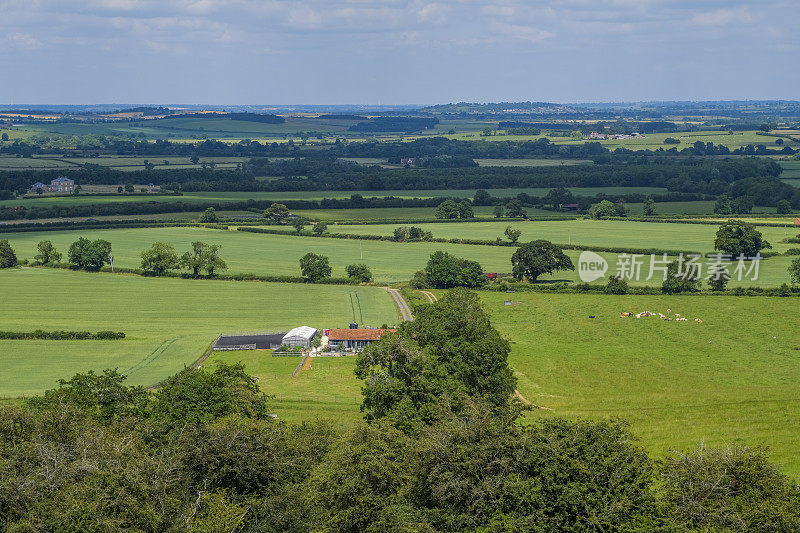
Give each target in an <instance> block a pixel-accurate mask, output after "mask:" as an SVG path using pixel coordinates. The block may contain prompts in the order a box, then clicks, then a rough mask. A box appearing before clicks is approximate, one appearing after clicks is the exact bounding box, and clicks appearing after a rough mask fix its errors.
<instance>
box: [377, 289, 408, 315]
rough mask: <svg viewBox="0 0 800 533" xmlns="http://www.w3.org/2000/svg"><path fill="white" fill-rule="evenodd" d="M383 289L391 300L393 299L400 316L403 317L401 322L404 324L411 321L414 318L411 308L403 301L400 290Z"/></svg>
mask: <svg viewBox="0 0 800 533" xmlns="http://www.w3.org/2000/svg"><path fill="white" fill-rule="evenodd" d="M384 289H385V290H386V291H388V292H389V294H391V295H392V298H394V302H395V303H396V304H397V307H398V308H399V309H400V314H401V315H402V316H403V320H404V321H406V322H411V321H413V320H414V316H413V315H412V314H411V308H410V307H409V306H408V303H407V302H406V301H405V299H403V296H402V295H401V294H400V290H399V289H392V288H390V287H384Z"/></svg>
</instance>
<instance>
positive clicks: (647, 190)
mask: <svg viewBox="0 0 800 533" xmlns="http://www.w3.org/2000/svg"><path fill="white" fill-rule="evenodd" d="M549 190H550V189H546V188H515V189H488V192H489V194H491V195H492V196H496V197H500V198H510V197H514V196H517V195H518V194H520V193H526V194H530V195H531V196H544V195H546V194H547V192H548V191H549ZM570 190H571V191H572V192H573V194H576V195H578V196H594V195H597V194H600V193H604V194H608V195H615V194H660V193H665V192H667V190H666V189H663V188H660V187H583V188H580V187H574V188H570ZM475 192H476V189H428V190H385V191H298V192H191V193H186V194H184V195H183V196H153V197H144V198H143V197H141V196H125V195H122V196H80V195H78V196H43V197H41V198H35V197H31V198H21V199H14V200H0V207H2V206H14V207H16V206H18V205H21V206H25V207H30V206H36V205H82V204H92V203H105V202H137V201H138V202H141V201H155V202H177V201H181V202H184V203H197V204H201V205H202V204H206V205H207V204H209V203H211V202H234V201H245V200H250V199H253V200H274V201H278V202H280V201H282V200H322V199H323V198H350V197H351V196H352V195H354V194H360V195H361V196H363V197H365V198H369V197H386V196H395V197H398V198H439V197H458V198H473V197H474V196H475ZM550 214H552V213H550Z"/></svg>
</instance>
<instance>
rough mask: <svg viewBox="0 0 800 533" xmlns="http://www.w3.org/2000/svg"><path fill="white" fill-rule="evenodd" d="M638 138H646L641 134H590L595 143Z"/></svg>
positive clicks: (594, 132)
mask: <svg viewBox="0 0 800 533" xmlns="http://www.w3.org/2000/svg"><path fill="white" fill-rule="evenodd" d="M637 137H644V135H642V134H641V133H598V132H596V131H593V132H592V133H590V134H589V138H590V139H592V140H595V141H608V140H612V139H636V138H637Z"/></svg>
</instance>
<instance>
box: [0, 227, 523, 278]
mask: <svg viewBox="0 0 800 533" xmlns="http://www.w3.org/2000/svg"><path fill="white" fill-rule="evenodd" d="M81 236H83V237H86V238H89V239H106V240H108V241H109V242H111V244H112V250H113V254H114V264H115V266H119V267H132V268H133V267H136V268H138V267H139V265H140V263H141V257H140V255H139V254H140V252H141V251H142V250H145V249H147V248H149V247H150V245H151V244H152V243H153V242H155V241H164V242H169V243H172V244H173V245H174V246H175V248H176V250H178V252H179V253H183V252H184V251H185V250H188V249H189V247H190V245H191V243H192V242H193V241H197V240H201V241H204V242H208V243H211V244H219V245H221V246H222V249H221V254H222V257H223V258H224V259H225V261H226V262H227V263H228V268H229V270H228V271H229V272H252V273H255V274H262V275H271V274H280V275H292V276H298V275H300V267H299V263H298V261H299V259H300V257H302V256H303V255H305V254H306V253H307V252H315V253H318V254H324V255H326V256H328V257H329V258H330V264H331V267H332V268H333V275H334V276H344V275H345V271H344V269H345V267H346V266H347V265H349V264H352V263H365V264H367V265H369V267H370V268H371V269H372V273H373V275H374V276H375V279H376V280H378V281H387V282H395V281H403V280H408V279H411V276H413V274H414V272H415V271H417V270H420V269H422V268H424V267H425V263H426V262H427V260H428V257H429V256H430V254H432V253H433V252H434V251H436V250H446V251H449V252H451V253H454V254H457V255H459V256H462V257H470V258H473V259H475V260H477V261H480V262H481V264H483V265H484V267H485V268H487V269H490V270H491V271H499V272H506V271H509V270H510V268H511V267H510V258H511V254H512V253H513V250H512V249H511V248H506V247H502V248H501V247H498V246H469V245H460V244H439V243H408V244H397V243H392V242H384V241H361V240H345V239H324V238H323V239H320V238H314V237H294V236H288V235H286V236H284V235H267V234H256V233H245V232H240V231H236V232H234V231H227V232H226V231H220V230H207V229H202V228H136V229H110V230H86V231H51V232H41V233H39V232H32V233H28V232H26V233H8V234H0V239H5V238H8V239H9V241H10V242H11V245H12V246H13V247H14V249H15V250H16V252H17V255H18V256H19V257H20V258H30V259H32V258H33V256H34V255H36V244H37V243H38V242H39V241H40V240H43V239H49V240H51V241H53V243H54V244H55V245H56V247H57V248H58V249H59V250H60V251H62V252H66V251H67V249H68V248H69V245H70V244H71V243H72V242H74V241H75V240H77V238H78V237H81ZM362 254H363V255H362Z"/></svg>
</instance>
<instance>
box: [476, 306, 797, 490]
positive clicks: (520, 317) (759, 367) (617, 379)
mask: <svg viewBox="0 0 800 533" xmlns="http://www.w3.org/2000/svg"><path fill="white" fill-rule="evenodd" d="M483 299H484V301H485V302H486V304H487V307H488V309H489V310H490V312H491V314H492V316H493V320H494V323H495V325H496V327H497V328H498V329H499V330H500V331H501V333H503V334H504V335H505V336H506V337H507V338H509V339H510V340H511V341H512V355H511V365H512V367H513V368H514V370H515V372H516V374H517V377H518V379H519V390H520V392H521V393H522V394H523V396H525V398H527V399H528V400H530V401H531V402H533V403H535V404H537V405H539V406H541V407H544V408H547V409H542V410H536V411H534V412H533V413H531V416H554V415H555V416H571V417H574V416H578V417H589V418H605V417H613V416H618V417H622V418H625V419H627V420H628V421H630V423H631V429H632V431H633V433H634V434H635V435H637V436H638V437H640V438H641V440H642V443H643V444H644V446H645V447H646V448H647V449H648V450H650V451H651V452H652V453H653V454H655V455H658V456H662V455H664V454H665V452H668V451H670V450H673V449H678V450H680V449H688V448H692V447H693V446H694V445H695V444H696V443H697V442H699V441H701V440H705V442H706V444H707V445H709V446H720V445H724V444H733V443H739V444H748V445H757V444H764V445H767V446H769V447H770V448H771V449H772V450H773V451H774V453H775V455H774V459H775V460H776V461H777V462H778V463H783V464H784V465H785V467H786V471H787V473H789V474H790V475H793V476H795V477H797V476H800V456H798V454H797V450H798V449H800V433H798V432H797V431H796V428H797V427H798V424H800V397H798V394H797V387H796V378H797V375H798V372H800V351H799V350H800V344H799V343H798V337H797V332H796V326H795V322H794V320H792V319H791V318H790V317H793V316H795V315H796V313H797V303H796V302H795V301H794V299H788V298H786V299H783V298H769V299H766V298H735V297H667V296H648V297H642V296H605V295H566V294H553V295H542V294H529V293H527V294H519V293H518V294H513V295H508V294H497V293H487V294H484V295H483ZM506 301H510V302H511V305H504V303H505V302H506ZM667 309H671V310H672V312H673V313H679V314H681V315H683V316H685V317H687V318H689V319H690V321H689V322H674V321H673V322H666V321H662V320H659V319H658V318H657V317H649V318H642V319H635V318H633V319H620V318H619V315H620V312H622V311H632V312H634V313H636V312H639V311H644V310H648V311H653V312H662V313H665V314H666V312H667ZM589 315H594V316H595V317H596V318H594V319H591V318H589ZM694 318H701V319H702V320H703V323H702V324H699V323H696V322H694V320H693V319H694Z"/></svg>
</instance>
